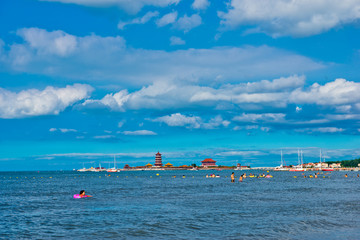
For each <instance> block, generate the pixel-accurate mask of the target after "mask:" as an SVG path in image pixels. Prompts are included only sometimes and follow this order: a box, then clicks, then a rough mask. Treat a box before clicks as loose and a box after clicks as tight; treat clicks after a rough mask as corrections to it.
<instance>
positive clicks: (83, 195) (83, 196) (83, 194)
mask: <svg viewBox="0 0 360 240" xmlns="http://www.w3.org/2000/svg"><path fill="white" fill-rule="evenodd" d="M86 197H92V196H91V195H85V190H81V191H80V193H79V194H75V195H74V198H86Z"/></svg>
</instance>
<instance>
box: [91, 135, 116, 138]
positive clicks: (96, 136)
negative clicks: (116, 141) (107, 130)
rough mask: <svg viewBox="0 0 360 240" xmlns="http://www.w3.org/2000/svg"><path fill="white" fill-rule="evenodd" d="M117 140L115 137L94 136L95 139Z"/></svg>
mask: <svg viewBox="0 0 360 240" xmlns="http://www.w3.org/2000/svg"><path fill="white" fill-rule="evenodd" d="M113 138H115V136H114V135H100V136H94V139H113Z"/></svg>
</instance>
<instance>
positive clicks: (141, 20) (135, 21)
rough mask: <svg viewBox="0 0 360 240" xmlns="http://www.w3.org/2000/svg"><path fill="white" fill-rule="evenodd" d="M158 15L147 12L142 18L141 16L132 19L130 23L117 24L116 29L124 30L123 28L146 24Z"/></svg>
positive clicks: (156, 12) (155, 12) (121, 22)
mask: <svg viewBox="0 0 360 240" xmlns="http://www.w3.org/2000/svg"><path fill="white" fill-rule="evenodd" d="M158 15H159V12H158V11H154V12H151V11H150V12H147V13H146V14H145V15H144V16H142V17H141V18H140V17H138V18H134V19H131V20H130V21H120V22H119V23H118V25H117V26H118V29H121V30H123V29H124V28H125V26H128V25H132V24H145V23H147V22H149V21H150V20H151V19H152V18H154V17H157V16H158Z"/></svg>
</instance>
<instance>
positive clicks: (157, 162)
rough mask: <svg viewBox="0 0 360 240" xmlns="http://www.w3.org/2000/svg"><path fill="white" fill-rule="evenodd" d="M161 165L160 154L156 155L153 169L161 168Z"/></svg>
mask: <svg viewBox="0 0 360 240" xmlns="http://www.w3.org/2000/svg"><path fill="white" fill-rule="evenodd" d="M162 166H163V164H162V160H161V153H159V152H158V153H157V154H156V155H155V167H162Z"/></svg>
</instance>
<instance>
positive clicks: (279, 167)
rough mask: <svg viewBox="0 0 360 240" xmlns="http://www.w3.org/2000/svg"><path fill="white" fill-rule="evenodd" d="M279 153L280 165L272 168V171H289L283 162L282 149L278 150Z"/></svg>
mask: <svg viewBox="0 0 360 240" xmlns="http://www.w3.org/2000/svg"><path fill="white" fill-rule="evenodd" d="M280 155H281V164H280V166H278V167H276V168H274V171H289V169H287V168H285V167H284V165H285V163H284V160H283V153H282V150H281V151H280Z"/></svg>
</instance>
